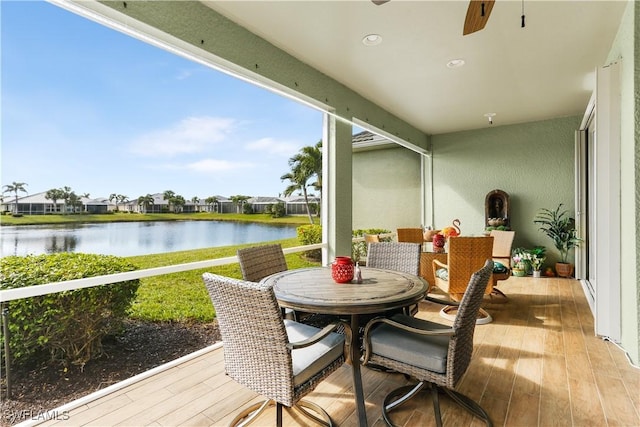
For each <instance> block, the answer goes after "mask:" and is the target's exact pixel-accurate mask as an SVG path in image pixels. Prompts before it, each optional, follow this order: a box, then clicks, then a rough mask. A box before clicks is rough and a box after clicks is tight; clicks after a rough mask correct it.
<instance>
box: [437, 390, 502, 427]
mask: <svg viewBox="0 0 640 427" xmlns="http://www.w3.org/2000/svg"><path fill="white" fill-rule="evenodd" d="M440 388H441V389H442V390H443V391H444V392H445V393H447V395H449V397H451V399H453V400H454V401H455V402H456V403H457V404H458V405H460V406H462V407H463V408H464V409H466V410H467V411H469V412H470V413H471V414H473V415H475V416H476V417H478V418H480V419H481V420H482V421H484V422H485V424H486V425H487V427H492V426H493V423H492V422H491V418H489V414H487V412H486V411H485V410H484V409H482V407H481V406H480V405H479V404H478V403H476V402H475V401H474V400H472V399H471V398H469V397H467V396H465V395H464V394H462V393H458V392H457V391H455V390H451V389H449V388H446V387H440Z"/></svg>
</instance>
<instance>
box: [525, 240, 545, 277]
mask: <svg viewBox="0 0 640 427" xmlns="http://www.w3.org/2000/svg"><path fill="white" fill-rule="evenodd" d="M545 252H546V248H545V247H544V246H536V247H535V248H533V249H529V252H528V253H527V257H528V258H529V264H530V265H531V268H532V274H533V277H541V275H542V273H541V271H540V270H541V269H542V265H543V264H544V261H545V260H546V259H547V257H546V256H545Z"/></svg>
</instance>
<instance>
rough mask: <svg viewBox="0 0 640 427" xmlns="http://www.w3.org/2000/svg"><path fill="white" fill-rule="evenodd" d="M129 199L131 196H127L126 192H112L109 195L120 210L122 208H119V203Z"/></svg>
mask: <svg viewBox="0 0 640 427" xmlns="http://www.w3.org/2000/svg"><path fill="white" fill-rule="evenodd" d="M128 200H129V197H128V196H125V195H124V194H116V193H111V194H110V195H109V201H110V202H112V203H115V204H116V211H119V210H120V209H118V205H119V204H120V203H124V202H126V201H128ZM114 201H115V202H114Z"/></svg>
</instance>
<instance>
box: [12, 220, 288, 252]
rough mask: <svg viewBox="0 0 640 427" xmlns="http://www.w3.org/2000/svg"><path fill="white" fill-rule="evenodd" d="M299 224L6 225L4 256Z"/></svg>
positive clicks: (118, 247) (186, 243)
mask: <svg viewBox="0 0 640 427" xmlns="http://www.w3.org/2000/svg"><path fill="white" fill-rule="evenodd" d="M295 235H296V227H295V226H281V225H268V224H253V223H239V222H226V221H159V222H126V223H124V222H123V223H106V224H74V225H68V224H67V225H55V226H52V225H34V226H20V227H15V226H3V227H0V237H1V239H2V256H9V255H20V256H23V255H27V254H36V255H37V254H43V253H53V252H85V253H99V254H106V255H118V256H133V255H145V254H152V253H162V252H175V251H181V250H189V249H200V248H208V247H217V246H229V245H236V244H243V243H256V242H266V241H271V240H279V239H286V238H290V237H295Z"/></svg>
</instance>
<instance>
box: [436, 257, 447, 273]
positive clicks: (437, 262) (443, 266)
mask: <svg viewBox="0 0 640 427" xmlns="http://www.w3.org/2000/svg"><path fill="white" fill-rule="evenodd" d="M432 262H433V267H434V270H435V267H436V265H437V266H438V267H440V268H446V269H448V268H449V264H445V263H443V262H441V261H439V260H437V259H434V260H433V261H432Z"/></svg>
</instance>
